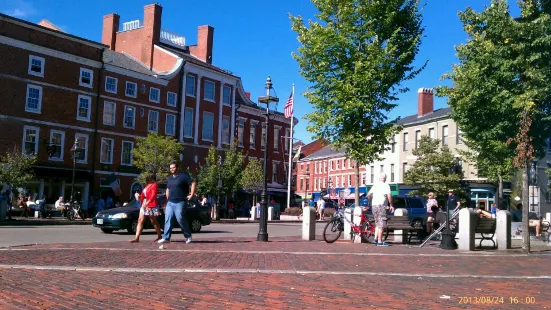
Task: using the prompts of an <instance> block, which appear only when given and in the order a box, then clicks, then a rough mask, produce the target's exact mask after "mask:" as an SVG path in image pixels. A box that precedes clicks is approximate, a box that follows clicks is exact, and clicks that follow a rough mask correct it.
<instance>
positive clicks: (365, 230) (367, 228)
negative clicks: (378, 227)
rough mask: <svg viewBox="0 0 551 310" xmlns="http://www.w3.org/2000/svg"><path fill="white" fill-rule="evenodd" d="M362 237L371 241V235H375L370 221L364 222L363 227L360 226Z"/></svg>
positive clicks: (365, 240) (366, 240)
mask: <svg viewBox="0 0 551 310" xmlns="http://www.w3.org/2000/svg"><path fill="white" fill-rule="evenodd" d="M360 231H361V233H360V237H361V238H362V240H363V241H364V242H368V243H369V242H371V240H369V237H371V236H372V235H373V233H372V231H371V225H370V224H369V223H368V222H363V223H362V225H361V227H360Z"/></svg>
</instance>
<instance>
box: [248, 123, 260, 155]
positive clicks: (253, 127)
mask: <svg viewBox="0 0 551 310" xmlns="http://www.w3.org/2000/svg"><path fill="white" fill-rule="evenodd" d="M256 124H258V123H257V122H253V121H251V128H250V130H249V131H250V132H249V148H251V149H255V147H256Z"/></svg>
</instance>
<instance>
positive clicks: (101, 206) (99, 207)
mask: <svg viewBox="0 0 551 310" xmlns="http://www.w3.org/2000/svg"><path fill="white" fill-rule="evenodd" d="M103 209H105V200H103V198H101V197H99V199H98V202H97V203H96V212H101V211H103Z"/></svg>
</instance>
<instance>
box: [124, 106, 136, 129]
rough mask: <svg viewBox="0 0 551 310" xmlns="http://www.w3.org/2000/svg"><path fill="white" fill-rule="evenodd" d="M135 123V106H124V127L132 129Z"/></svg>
mask: <svg viewBox="0 0 551 310" xmlns="http://www.w3.org/2000/svg"><path fill="white" fill-rule="evenodd" d="M135 123H136V108H135V107H131V106H125V107H124V128H132V129H134V125H135Z"/></svg>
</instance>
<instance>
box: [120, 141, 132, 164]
mask: <svg viewBox="0 0 551 310" xmlns="http://www.w3.org/2000/svg"><path fill="white" fill-rule="evenodd" d="M125 142H126V143H130V144H131V145H132V149H131V150H130V164H125V163H124V162H123V161H122V159H123V155H124V152H123V150H124V143H125ZM133 149H134V142H132V141H128V140H122V142H121V166H128V167H132V166H133V164H134V156H133V155H132V150H133Z"/></svg>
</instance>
